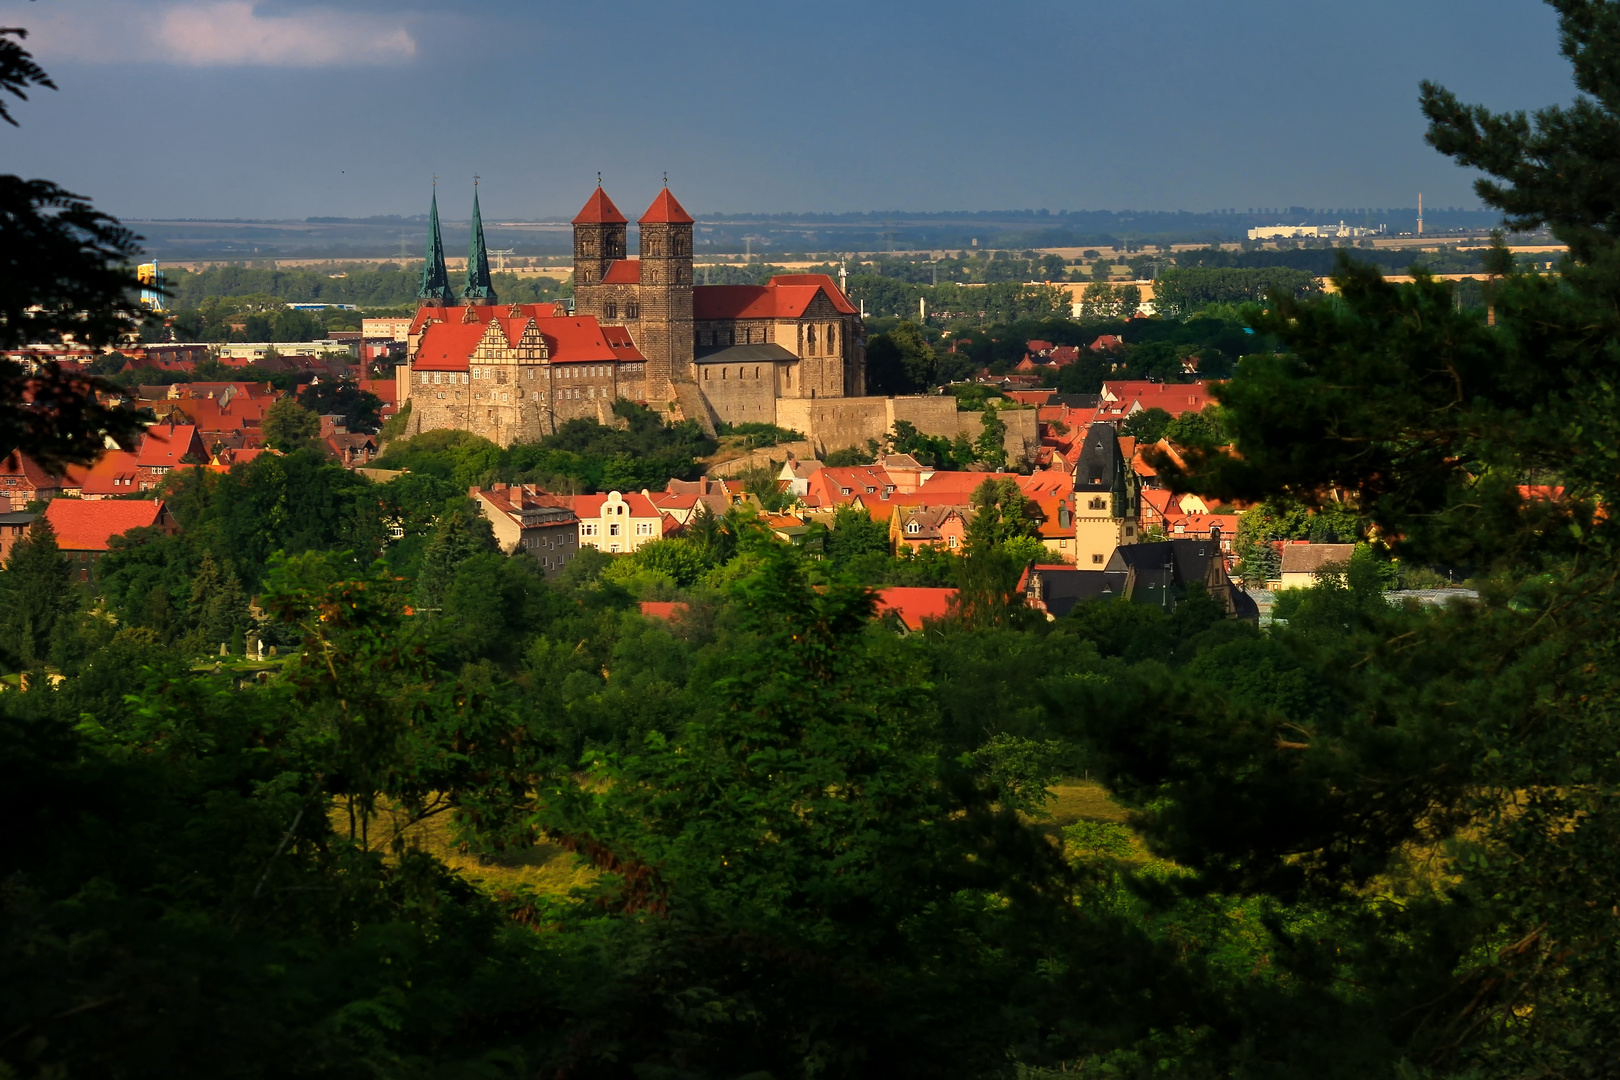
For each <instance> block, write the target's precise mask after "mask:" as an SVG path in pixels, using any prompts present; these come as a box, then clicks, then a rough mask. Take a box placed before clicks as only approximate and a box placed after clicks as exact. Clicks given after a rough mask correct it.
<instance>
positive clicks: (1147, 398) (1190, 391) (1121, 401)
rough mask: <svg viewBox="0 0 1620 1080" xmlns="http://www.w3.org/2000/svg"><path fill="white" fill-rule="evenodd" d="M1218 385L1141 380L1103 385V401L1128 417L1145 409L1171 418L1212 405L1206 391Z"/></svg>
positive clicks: (1213, 400)
mask: <svg viewBox="0 0 1620 1080" xmlns="http://www.w3.org/2000/svg"><path fill="white" fill-rule="evenodd" d="M1217 385H1219V384H1218V383H1215V382H1204V381H1202V380H1200V381H1197V382H1190V383H1163V382H1150V381H1147V380H1145V379H1133V380H1123V381H1119V382H1104V383H1103V386H1102V394H1103V399H1104V400H1106V401H1109V402H1112V403H1114V404H1115V405H1117V406H1119V407H1121V408H1123V409H1124V410H1125V415H1126V416H1127V417H1128V416H1130V415H1132V414H1134V413H1138V412H1142V411H1143V410H1146V409H1163V410H1164V411H1165V412H1167V413H1169V414H1170V415H1171V416H1180V415H1181V414H1182V413H1188V412H1193V413H1196V412H1203V411H1204V409H1205V408H1206V407H1207V406H1210V405H1213V404H1215V398H1214V397H1213V396H1212V395H1211V394H1210V389H1211V388H1212V387H1214V386H1217Z"/></svg>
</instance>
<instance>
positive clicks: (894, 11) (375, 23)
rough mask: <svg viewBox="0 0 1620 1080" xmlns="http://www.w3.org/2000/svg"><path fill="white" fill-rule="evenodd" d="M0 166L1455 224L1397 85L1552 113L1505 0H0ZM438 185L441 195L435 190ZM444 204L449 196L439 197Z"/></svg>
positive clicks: (315, 203) (1520, 18)
mask: <svg viewBox="0 0 1620 1080" xmlns="http://www.w3.org/2000/svg"><path fill="white" fill-rule="evenodd" d="M0 25H11V26H18V25H20V26H25V27H29V28H31V36H30V38H29V40H28V47H29V48H30V49H31V50H32V51H33V52H34V53H35V55H36V57H37V58H38V59H39V60H40V62H41V63H42V64H43V65H44V66H45V68H46V69H47V70H48V71H49V72H50V73H51V75H52V77H53V79H54V80H55V82H56V83H57V85H58V87H59V89H58V90H56V91H51V90H35V91H32V92H31V94H30V100H29V101H28V102H26V103H21V104H19V105H17V106H16V107H15V108H14V110H13V111H14V115H15V116H16V117H17V119H18V120H19V121H20V122H21V124H22V126H21V127H20V128H19V129H5V130H0V168H4V169H5V170H6V171H12V170H15V171H17V172H20V173H23V174H25V175H28V176H43V177H48V178H50V179H53V180H56V181H57V182H59V183H62V184H64V185H65V186H67V187H69V188H71V189H73V190H75V191H79V192H81V193H83V194H87V195H89V196H91V197H92V198H93V199H94V200H95V201H96V203H97V205H98V206H99V207H101V208H102V209H105V210H108V211H110V212H112V213H115V214H118V215H121V216H124V217H128V218H133V219H142V218H175V217H181V218H303V217H307V216H368V215H372V214H416V213H421V212H422V211H424V210H425V209H426V203H427V198H428V191H429V187H430V184H431V183H432V179H433V177H434V176H435V175H437V176H438V177H439V183H440V188H441V192H440V194H441V201H442V202H446V203H447V204H455V205H456V206H457V209H456V210H455V212H454V215H453V216H457V217H460V216H464V214H465V209H464V208H460V207H459V203H460V202H461V201H466V200H467V196H468V194H469V193H470V191H469V189H470V187H471V184H472V177H473V176H474V175H475V174H476V175H478V176H480V177H481V178H482V179H481V181H480V183H481V186H480V189H479V190H480V195H481V200H482V203H483V208H484V213H485V215H486V217H487V218H496V219H501V218H544V217H554V216H559V215H560V216H563V217H569V216H572V215H573V213H574V212H575V211H577V210H578V208H579V206H580V205H581V204H582V203H583V202H584V200H585V198H586V196H587V195H589V193H590V189H591V186H592V185H593V184H594V183H595V179H596V174H597V172H598V171H600V172H601V173H602V176H603V181H604V184H605V186H606V187H607V190H608V191H609V193H610V194H612V195H613V197H614V198H615V200H616V201H617V202H618V203H619V204H620V207H621V209H624V210H625V211H626V212H627V213H629V214H630V215H631V216H632V217H634V216H636V213H637V212H638V211H639V210H640V209H641V208H642V206H643V205H644V204H645V203H647V202H650V201H651V199H652V196H653V195H654V194H655V193H656V191H657V188H658V185H659V183H660V178H661V177H662V176H663V175H664V174H665V173H666V172H667V173H668V176H669V183H670V186H671V189H672V190H673V191H674V192H675V193H676V194H677V195H678V196H679V198H680V199H681V201H682V202H683V203H684V204H685V205H686V206H687V208H688V209H690V210H692V211H694V212H696V213H723V212H738V213H740V212H769V213H802V212H810V211H833V212H838V211H849V210H871V211H887V210H905V211H936V210H999V209H1042V208H1046V209H1050V210H1052V211H1057V210H1061V209H1076V210H1079V209H1112V210H1122V209H1138V210H1181V209H1185V210H1199V211H1203V210H1213V209H1221V208H1235V209H1239V210H1246V209H1248V208H1250V207H1256V208H1258V207H1271V206H1292V205H1298V206H1309V207H1392V206H1412V205H1414V204H1415V202H1416V199H1417V194H1418V192H1420V191H1421V192H1422V193H1423V195H1424V203H1425V205H1426V206H1431V207H1444V206H1459V207H1470V208H1472V207H1477V206H1478V205H1479V202H1478V199H1477V197H1476V196H1475V195H1474V194H1473V191H1472V176H1471V175H1470V174H1469V173H1467V172H1466V171H1465V170H1462V169H1459V168H1458V167H1456V166H1455V165H1453V164H1451V163H1450V162H1449V161H1448V160H1446V159H1444V158H1442V157H1440V156H1439V155H1438V154H1436V153H1435V152H1434V151H1433V150H1432V149H1430V148H1429V147H1428V146H1427V145H1426V144H1425V143H1424V142H1423V138H1422V135H1423V129H1424V124H1423V120H1422V117H1421V115H1420V114H1419V112H1418V108H1417V95H1418V84H1419V82H1420V81H1421V80H1423V79H1432V80H1434V81H1437V82H1440V83H1441V84H1443V85H1445V86H1447V87H1449V88H1451V89H1452V90H1454V91H1455V92H1457V94H1458V95H1459V96H1460V97H1461V98H1462V99H1463V100H1464V101H1469V102H1477V103H1480V104H1484V105H1487V106H1489V107H1491V108H1494V109H1500V110H1507V109H1532V110H1533V109H1536V108H1540V107H1543V106H1545V105H1549V104H1554V103H1558V102H1563V101H1567V100H1569V98H1570V97H1571V96H1572V94H1573V88H1572V85H1571V82H1570V79H1569V74H1568V70H1569V69H1568V65H1567V62H1566V61H1564V59H1563V58H1562V57H1561V56H1559V55H1558V52H1557V25H1556V20H1555V17H1554V15H1553V13H1552V11H1551V9H1549V8H1548V7H1546V6H1545V5H1544V4H1542V3H1539V2H1536V0H1401V2H1396V0H1357V2H1356V3H1340V2H1326V0H1303V2H1302V0H1225V2H1223V3H1218V4H1217V3H1211V2H1210V0H1106V2H1104V0H996V2H995V3H983V2H981V3H969V2H964V0H930V2H928V3H916V2H912V3H895V2H892V0H891V2H887V3H885V2H882V0H877V2H873V0H820V2H819V3H816V4H814V5H804V4H775V3H759V2H757V0H756V2H752V3H749V2H735V3H733V2H719V0H716V2H692V3H680V2H671V0H662V2H652V0H646V2H644V0H619V2H617V3H613V4H603V3H590V2H584V3H581V2H574V3H566V4H565V3H554V2H551V0H462V2H460V3H454V4H447V3H443V2H434V3H426V2H419V0H386V2H384V0H329V2H321V0H296V2H295V0H275V2H262V3H255V2H251V0H36V2H25V0H0ZM458 193H460V194H459V195H458ZM447 212H448V211H447Z"/></svg>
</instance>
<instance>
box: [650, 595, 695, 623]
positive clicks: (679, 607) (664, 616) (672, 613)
mask: <svg viewBox="0 0 1620 1080" xmlns="http://www.w3.org/2000/svg"><path fill="white" fill-rule="evenodd" d="M686 610H687V609H686V605H685V604H683V603H681V602H680V601H679V600H643V601H642V602H641V613H642V614H643V615H645V616H646V617H647V618H649V619H661V620H662V621H664V622H675V621H676V620H678V619H679V618H680V617H681V616H682V615H685V614H686Z"/></svg>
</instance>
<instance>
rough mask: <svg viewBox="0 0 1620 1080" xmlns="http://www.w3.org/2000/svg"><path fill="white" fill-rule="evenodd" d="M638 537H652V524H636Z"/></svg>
mask: <svg viewBox="0 0 1620 1080" xmlns="http://www.w3.org/2000/svg"><path fill="white" fill-rule="evenodd" d="M636 535H637V536H651V535H652V523H651V522H647V521H638V522H636Z"/></svg>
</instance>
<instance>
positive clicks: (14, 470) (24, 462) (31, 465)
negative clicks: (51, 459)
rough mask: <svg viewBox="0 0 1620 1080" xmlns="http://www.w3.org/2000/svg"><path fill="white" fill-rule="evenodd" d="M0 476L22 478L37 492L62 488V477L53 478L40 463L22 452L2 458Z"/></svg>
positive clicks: (0, 458) (0, 460)
mask: <svg viewBox="0 0 1620 1080" xmlns="http://www.w3.org/2000/svg"><path fill="white" fill-rule="evenodd" d="M0 476H20V477H22V478H23V479H24V480H25V481H27V483H28V486H29V487H32V488H34V489H35V490H38V489H39V488H47V489H55V488H59V487H61V486H62V478H61V477H57V476H52V475H51V474H50V473H48V472H46V471H45V469H44V467H43V466H41V465H40V464H39V462H37V461H35V460H34V459H33V458H31V457H29V456H28V455H27V454H24V453H20V452H19V453H13V454H6V455H4V456H0Z"/></svg>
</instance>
